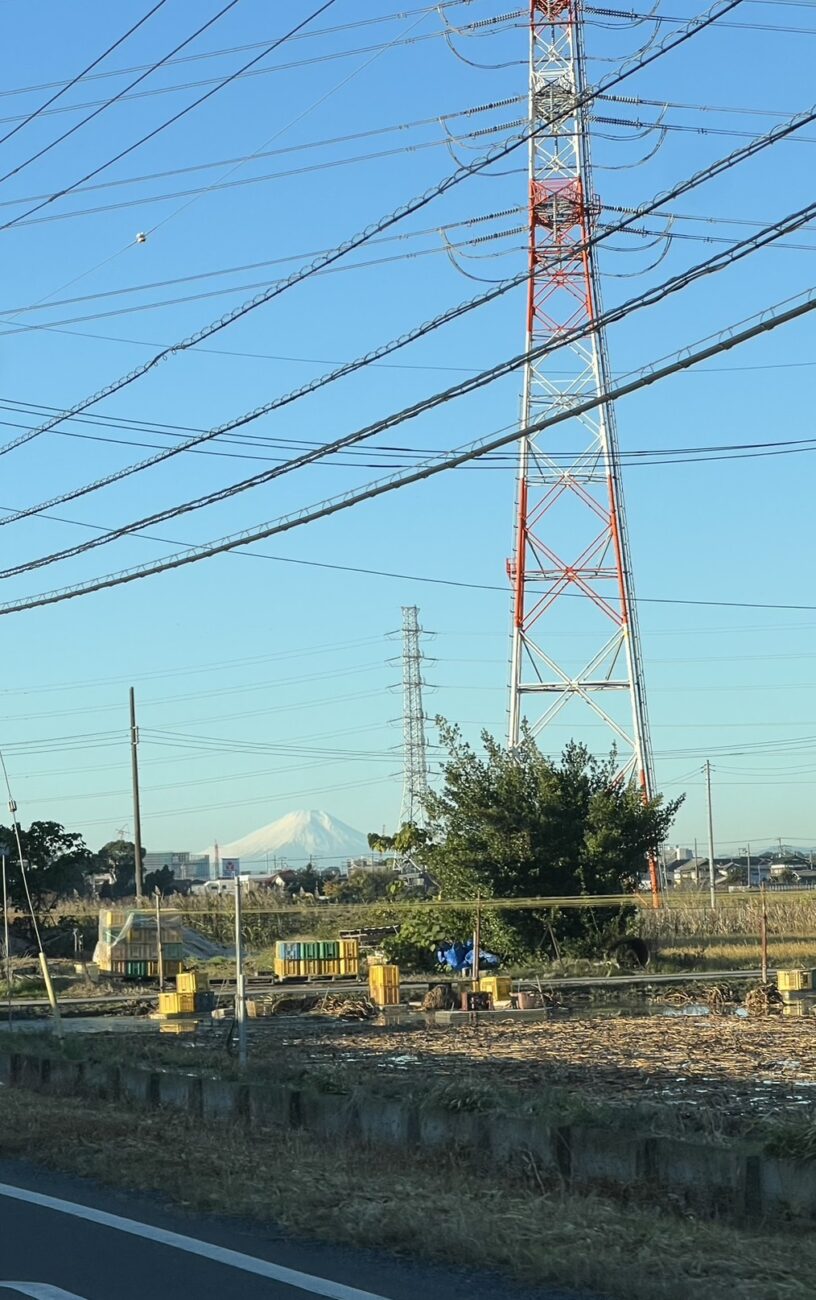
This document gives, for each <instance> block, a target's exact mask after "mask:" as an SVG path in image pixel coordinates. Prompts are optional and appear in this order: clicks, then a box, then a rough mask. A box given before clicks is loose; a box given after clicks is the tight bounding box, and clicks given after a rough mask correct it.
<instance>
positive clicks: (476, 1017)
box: [426, 1007, 550, 1025]
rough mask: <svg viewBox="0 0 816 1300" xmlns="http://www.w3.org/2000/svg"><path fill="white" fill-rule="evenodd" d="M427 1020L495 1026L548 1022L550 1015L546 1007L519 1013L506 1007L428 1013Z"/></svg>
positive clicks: (433, 1022)
mask: <svg viewBox="0 0 816 1300" xmlns="http://www.w3.org/2000/svg"><path fill="white" fill-rule="evenodd" d="M426 1015H427V1020H428V1022H429V1023H430V1024H434V1025H472V1024H481V1023H483V1024H486V1025H495V1024H497V1023H498V1022H499V1021H503V1020H516V1021H518V1022H520V1023H524V1024H530V1023H531V1022H533V1023H535V1022H536V1021H540V1020H549V1018H550V1013H549V1011H548V1009H547V1008H546V1007H529V1008H526V1009H525V1010H523V1011H520V1010H519V1009H518V1008H517V1007H512V1008H511V1007H508V1008H506V1009H505V1010H498V1011H429V1012H427V1013H426Z"/></svg>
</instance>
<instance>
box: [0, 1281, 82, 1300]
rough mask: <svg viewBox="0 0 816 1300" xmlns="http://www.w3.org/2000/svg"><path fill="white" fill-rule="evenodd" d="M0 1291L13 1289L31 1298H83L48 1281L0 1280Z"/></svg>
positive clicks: (59, 1299) (42, 1299)
mask: <svg viewBox="0 0 816 1300" xmlns="http://www.w3.org/2000/svg"><path fill="white" fill-rule="evenodd" d="M0 1291H15V1292H16V1293H17V1295H27V1296H30V1297H31V1300H83V1297H82V1296H81V1295H74V1293H73V1291H62V1290H60V1288H59V1287H58V1286H51V1285H50V1283H49V1282H0Z"/></svg>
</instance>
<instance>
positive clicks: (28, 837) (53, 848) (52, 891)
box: [0, 821, 93, 921]
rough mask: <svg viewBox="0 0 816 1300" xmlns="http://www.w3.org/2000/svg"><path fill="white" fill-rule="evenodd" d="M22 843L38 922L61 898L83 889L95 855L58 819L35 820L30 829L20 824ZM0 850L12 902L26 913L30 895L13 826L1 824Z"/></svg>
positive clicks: (12, 904) (10, 902)
mask: <svg viewBox="0 0 816 1300" xmlns="http://www.w3.org/2000/svg"><path fill="white" fill-rule="evenodd" d="M20 842H21V844H22V849H23V861H24V862H25V873H26V880H27V883H28V889H29V891H30V893H31V901H32V903H33V906H34V912H35V914H36V916H37V920H38V921H39V920H42V919H43V917H44V916H46V915H47V913H48V912H49V910H50V909H51V908H52V907H53V905H54V903H56V902H57V900H58V899H60V898H65V897H68V896H70V895H72V894H80V893H82V892H83V891H84V889H85V884H86V877H87V875H88V873H89V871H90V870H91V869H92V865H93V857H92V855H91V853H90V852H89V850H88V848H87V846H86V844H85V841H84V840H83V838H82V836H81V835H77V834H76V833H75V832H73V831H66V829H65V827H64V826H61V825H60V823H59V822H47V821H36V822H32V823H31V825H30V826H29V828H28V830H24V829H23V828H22V827H20ZM0 853H4V854H5V856H6V872H7V878H8V890H9V904H10V906H14V907H15V908H16V909H17V910H19V911H20V912H24V913H27V912H28V898H27V895H26V889H25V883H24V881H23V872H22V870H21V868H20V861H19V854H18V851H17V840H16V837H15V835H14V828H13V827H8V826H0Z"/></svg>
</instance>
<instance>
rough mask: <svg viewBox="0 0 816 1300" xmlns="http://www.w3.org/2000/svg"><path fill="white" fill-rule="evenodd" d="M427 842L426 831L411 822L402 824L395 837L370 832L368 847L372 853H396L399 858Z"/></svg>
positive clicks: (408, 854)
mask: <svg viewBox="0 0 816 1300" xmlns="http://www.w3.org/2000/svg"><path fill="white" fill-rule="evenodd" d="M427 841H428V833H427V831H425V830H423V829H422V828H421V827H420V826H416V825H414V823H413V822H403V824H402V825H401V826H400V828H399V830H398V831H397V833H396V835H378V834H377V832H376V831H372V832H371V833H370V834H369V836H368V847H369V848H370V849H371V850H372V852H374V853H396V854H397V855H398V856H400V857H407V856H410V855H411V854H412V853H414V852H416V850H417V849H420V848H421V847H422V845H423V844H426V843H427Z"/></svg>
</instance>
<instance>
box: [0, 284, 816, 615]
mask: <svg viewBox="0 0 816 1300" xmlns="http://www.w3.org/2000/svg"><path fill="white" fill-rule="evenodd" d="M780 308H781V304H780ZM814 309H816V289H813V290H811V291H810V292H809V293H808V294H806V295H805V296H804V298H803V299H800V300H799V301H798V302H797V303H796V304H795V305H793V306H789V307H786V308H784V309H779V308H778V309H769V310H766V311H765V312H764V313H763V314H762V316H761V317H760V318H759V319H758V320H757V321H755V323H754V324H751V325H749V326H747V327H746V328H743V329H740V330H737V329H734V332H731V333H729V334H727V335H726V334H721V335H720V336H719V338H718V340H717V341H716V342H715V343H712V344H709V345H707V346H705V347H701V348H698V349H697V350H696V351H691V350H690V349H685V350H684V351H683V352H682V353H681V354H680V355H679V356H678V357H677V358H675V359H674V360H672V361H670V362H668V363H666V364H663V365H657V366H655V367H654V368H652V369H646V370H642V371H641V372H640V373H639V374H638V375H637V377H635V378H633V379H631V380H629V381H627V382H624V383H619V384H617V385H616V386H615V387H614V388H612V389H610V390H609V391H607V392H605V393H602V394H601V395H600V396H599V397H594V398H591V399H588V400H587V401H584V402H580V403H577V404H576V405H575V406H573V407H570V408H569V409H568V410H567V411H561V412H559V413H556V414H554V415H549V416H546V417H545V418H543V419H541V420H537V421H535V422H534V423H533V424H531V425H528V426H526V427H525V428H522V429H515V430H514V431H513V432H511V433H501V434H499V435H497V436H494V437H489V438H486V439H482V440H481V441H480V442H479V443H477V444H472V445H471V446H469V447H467V448H466V449H465V450H463V451H462V452H460V453H458V454H457V455H456V456H454V457H447V458H444V459H441V460H439V461H437V462H435V463H430V464H426V465H425V466H423V467H422V468H420V469H417V470H414V471H412V472H410V473H408V474H403V475H394V476H393V477H391V478H390V479H386V480H383V481H381V482H379V483H374V484H369V485H368V486H366V487H364V488H362V489H358V490H355V491H352V492H347V493H345V494H344V495H343V496H341V497H336V498H334V499H333V500H331V501H328V502H324V503H322V504H321V505H319V506H313V507H307V508H305V509H303V510H301V511H299V512H296V513H293V514H291V515H289V516H285V517H284V518H282V519H278V520H275V521H273V522H272V523H269V524H265V525H263V526H261V527H260V528H253V529H246V530H244V531H243V532H241V533H237V534H234V535H233V536H229V537H224V538H221V539H219V540H217V541H214V542H209V543H205V544H204V545H202V546H196V547H193V548H190V549H189V550H187V551H185V552H182V553H181V554H178V555H175V556H170V557H168V558H166V559H164V560H161V561H158V562H153V563H150V564H143V565H138V566H136V567H135V568H132V569H126V570H123V571H121V572H119V573H113V574H107V575H106V576H104V577H102V578H93V579H90V580H88V581H87V582H84V583H78V584H75V585H74V586H71V587H64V588H62V589H60V590H57V591H51V592H44V593H42V594H41V595H39V596H31V597H27V598H24V599H22V600H18V601H8V602H6V603H4V604H2V605H0V615H3V614H11V613H18V612H21V611H22V610H25V609H36V608H40V607H42V606H45V605H53V604H57V603H60V602H62V601H66V600H73V599H76V598H77V597H78V596H84V595H89V594H91V593H92V592H95V591H102V590H107V589H108V588H111V587H117V586H122V585H123V584H125V583H129V582H134V581H137V580H138V579H140V578H145V577H151V576H153V575H155V574H157V573H165V572H168V571H169V570H171V569H177V568H182V567H185V566H186V565H188V564H194V563H197V562H198V561H200V560H204V559H211V558H213V557H214V556H216V555H222V554H225V553H226V552H228V551H231V550H233V549H235V548H236V547H239V546H247V545H249V544H250V543H252V542H255V541H262V540H264V539H265V538H267V537H272V536H274V535H276V534H279V533H283V532H288V531H290V530H292V529H293V528H298V527H302V526H303V525H304V524H307V523H313V522H315V521H317V520H318V519H325V518H328V517H329V516H331V515H335V514H338V513H340V512H341V511H344V510H347V509H349V508H350V507H351V506H354V505H359V504H361V503H362V502H364V501H370V500H374V499H375V498H376V497H379V496H383V495H385V494H386V493H389V492H393V491H395V490H397V489H399V488H402V487H407V486H409V485H411V484H414V483H418V482H422V481H423V480H425V479H428V478H432V477H434V476H435V475H437V474H440V473H443V472H444V471H446V470H448V469H452V468H453V467H454V466H455V465H457V464H460V463H463V462H464V461H467V460H471V459H473V458H475V457H477V456H480V455H483V454H484V453H485V452H489V451H494V450H496V449H497V448H499V447H503V446H505V445H508V444H509V443H511V442H514V441H516V440H517V439H518V438H520V437H525V436H527V435H528V434H530V433H533V432H540V431H541V430H543V429H546V428H549V427H551V426H554V425H557V424H560V423H562V422H563V421H564V420H568V419H573V418H575V417H576V416H579V415H581V414H583V412H584V411H585V410H587V411H589V410H593V409H594V408H595V407H596V406H598V405H600V404H601V403H603V402H609V401H616V400H618V399H619V398H621V397H626V396H629V395H630V394H632V393H635V392H639V391H640V390H641V389H642V388H646V387H649V386H651V385H652V384H655V383H657V382H659V381H660V380H662V379H667V378H670V377H671V376H672V375H674V374H677V373H678V372H679V371H681V370H684V369H686V368H687V367H688V366H692V365H698V364H699V363H700V362H701V361H705V360H708V359H709V358H710V357H713V356H718V355H719V354H720V353H721V352H726V351H730V350H731V349H732V348H735V347H738V346H739V345H740V344H742V343H745V342H748V341H750V340H751V339H754V338H759V337H761V336H762V335H763V334H767V333H770V332H772V331H773V330H775V329H778V328H779V327H780V326H782V325H785V324H788V323H790V322H792V321H794V320H799V319H801V318H803V317H804V316H806V315H807V314H809V313H810V312H811V311H813V310H814ZM701 603H702V602H701Z"/></svg>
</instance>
